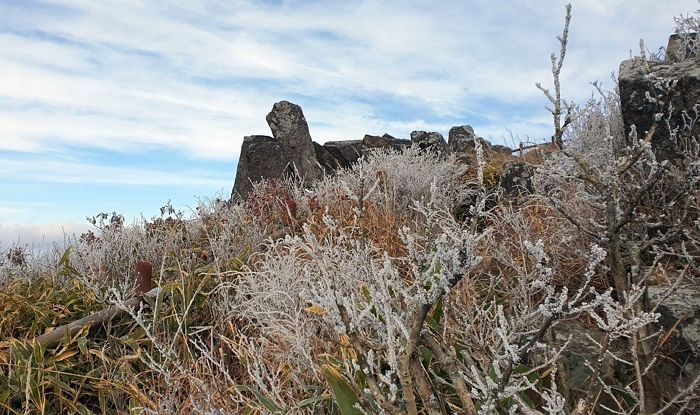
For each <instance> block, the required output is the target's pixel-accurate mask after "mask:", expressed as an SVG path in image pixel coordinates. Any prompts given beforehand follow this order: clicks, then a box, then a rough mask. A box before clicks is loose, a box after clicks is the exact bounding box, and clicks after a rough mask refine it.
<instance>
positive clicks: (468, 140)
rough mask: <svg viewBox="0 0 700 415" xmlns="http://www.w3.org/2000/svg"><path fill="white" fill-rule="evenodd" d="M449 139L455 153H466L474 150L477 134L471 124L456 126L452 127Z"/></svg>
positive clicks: (451, 148)
mask: <svg viewBox="0 0 700 415" xmlns="http://www.w3.org/2000/svg"><path fill="white" fill-rule="evenodd" d="M447 140H448V141H447V143H448V145H449V146H450V150H452V151H454V152H455V153H465V152H467V151H473V150H474V146H475V144H474V140H476V134H474V129H473V128H472V127H471V125H460V126H455V127H452V128H450V132H449V134H448V135H447Z"/></svg>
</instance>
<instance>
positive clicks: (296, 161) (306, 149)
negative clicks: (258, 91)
mask: <svg viewBox="0 0 700 415" xmlns="http://www.w3.org/2000/svg"><path fill="white" fill-rule="evenodd" d="M266 120H267V124H268V125H269V126H270V130H271V131H272V136H273V137H275V139H277V141H279V142H280V146H281V149H282V152H283V154H284V158H285V159H286V160H287V161H288V162H289V163H291V164H292V165H293V166H294V167H295V168H296V170H297V172H298V174H299V177H300V178H301V179H303V180H304V181H309V182H312V181H314V180H318V179H320V178H322V177H323V170H322V168H321V167H320V166H319V163H318V162H317V160H316V150H315V149H314V144H313V140H312V139H311V134H310V133H309V125H308V124H307V123H306V118H305V117H304V112H303V111H302V110H301V107H300V106H298V105H296V104H292V103H291V102H288V101H280V102H277V103H275V104H274V105H273V106H272V111H270V113H269V114H267V117H266Z"/></svg>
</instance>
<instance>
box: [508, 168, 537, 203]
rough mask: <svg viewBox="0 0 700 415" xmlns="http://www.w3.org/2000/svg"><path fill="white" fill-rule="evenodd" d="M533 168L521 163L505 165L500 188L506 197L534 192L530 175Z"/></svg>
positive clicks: (533, 170)
mask: <svg viewBox="0 0 700 415" xmlns="http://www.w3.org/2000/svg"><path fill="white" fill-rule="evenodd" d="M534 172H535V168H534V166H532V165H530V164H527V163H525V162H522V161H515V162H511V163H507V164H505V165H504V166H503V172H502V173H501V183H500V186H501V188H503V191H504V192H505V194H506V195H509V196H521V195H528V194H532V193H533V192H534V188H533V186H532V175H533V174H534Z"/></svg>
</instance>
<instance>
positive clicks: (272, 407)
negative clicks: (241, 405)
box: [236, 385, 285, 414]
mask: <svg viewBox="0 0 700 415" xmlns="http://www.w3.org/2000/svg"><path fill="white" fill-rule="evenodd" d="M236 388H237V389H238V390H239V391H241V392H250V393H252V394H253V395H254V396H255V399H257V400H258V402H260V404H261V405H262V406H264V407H265V409H267V410H268V411H270V412H272V413H273V414H284V413H285V410H284V409H282V408H280V407H279V406H277V405H276V404H275V403H274V402H272V401H271V400H270V399H269V398H267V397H265V395H263V394H262V393H260V391H258V390H257V389H255V388H251V387H250V386H245V385H238V386H236Z"/></svg>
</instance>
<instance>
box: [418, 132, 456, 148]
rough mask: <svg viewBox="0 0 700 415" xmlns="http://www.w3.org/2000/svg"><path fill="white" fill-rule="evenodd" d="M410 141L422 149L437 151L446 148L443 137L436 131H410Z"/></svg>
mask: <svg viewBox="0 0 700 415" xmlns="http://www.w3.org/2000/svg"><path fill="white" fill-rule="evenodd" d="M411 142H412V143H413V144H415V145H417V146H418V147H420V148H422V149H423V150H427V149H434V150H438V151H445V150H447V143H446V142H445V137H443V136H442V134H440V133H436V132H434V131H433V132H425V131H413V132H411Z"/></svg>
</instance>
